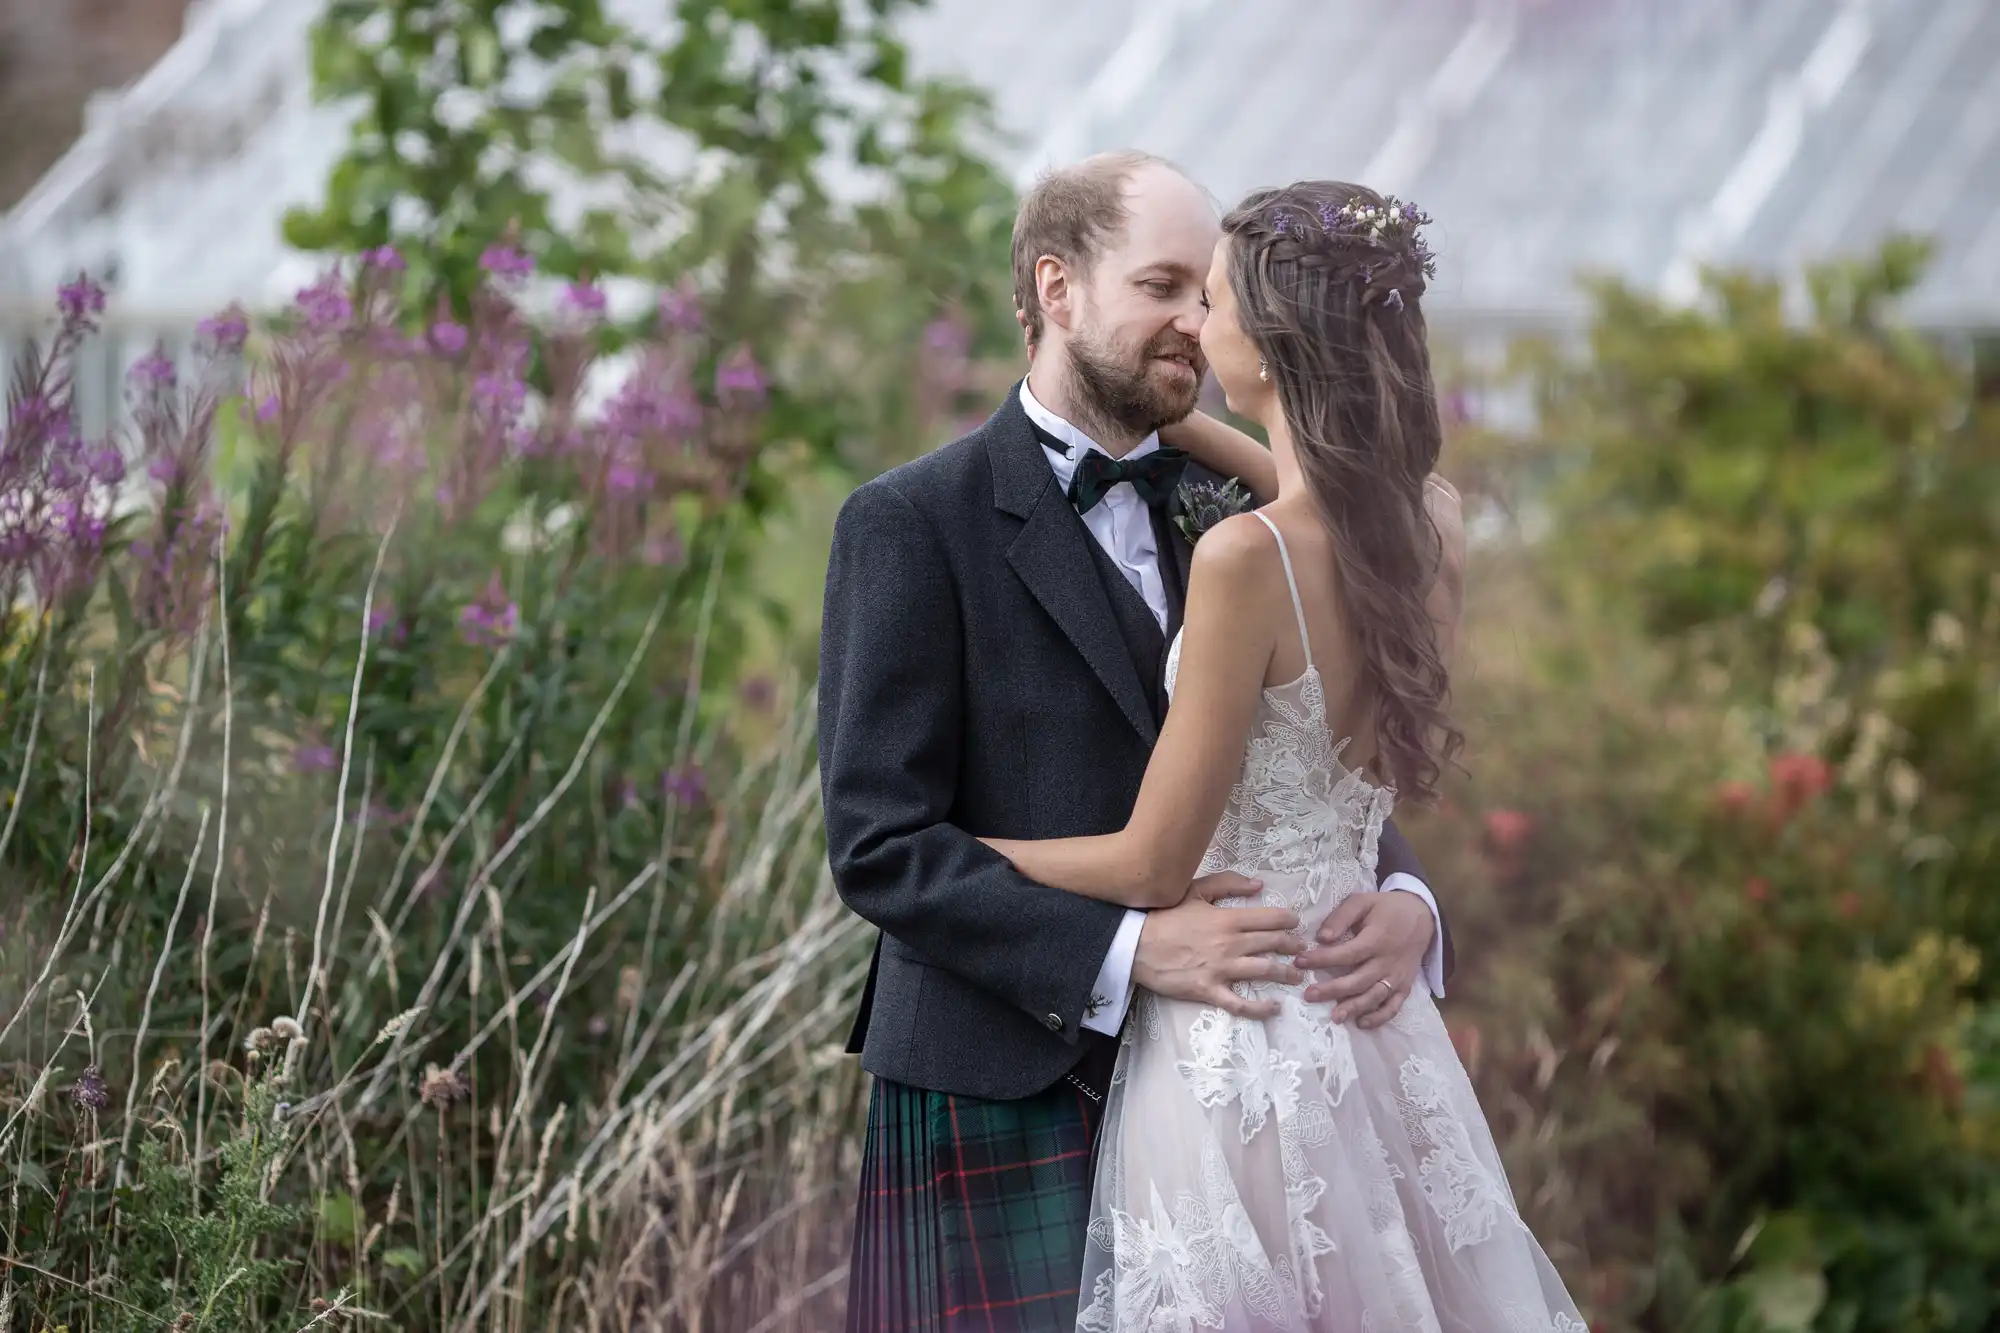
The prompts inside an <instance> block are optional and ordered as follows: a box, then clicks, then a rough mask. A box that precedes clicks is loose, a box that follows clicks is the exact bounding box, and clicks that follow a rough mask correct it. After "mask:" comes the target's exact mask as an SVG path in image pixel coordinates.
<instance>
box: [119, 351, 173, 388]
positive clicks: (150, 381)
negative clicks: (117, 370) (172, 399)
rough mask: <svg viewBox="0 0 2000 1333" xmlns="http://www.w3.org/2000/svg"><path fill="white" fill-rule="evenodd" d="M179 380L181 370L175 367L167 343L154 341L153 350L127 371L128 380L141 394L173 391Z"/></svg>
mask: <svg viewBox="0 0 2000 1333" xmlns="http://www.w3.org/2000/svg"><path fill="white" fill-rule="evenodd" d="M179 381H180V372H179V371H177V370H176V369H175V368H174V359H173V358H172V357H170V356H168V355H167V347H166V344H165V343H154V344H153V350H152V351H150V352H148V353H146V355H144V356H142V357H140V358H139V359H138V361H136V362H134V363H133V366H132V369H131V370H130V371H128V372H126V382H127V383H129V384H130V385H131V386H132V388H133V389H134V390H135V391H136V392H138V393H141V394H163V393H171V392H173V390H174V386H175V385H176V384H177V383H179Z"/></svg>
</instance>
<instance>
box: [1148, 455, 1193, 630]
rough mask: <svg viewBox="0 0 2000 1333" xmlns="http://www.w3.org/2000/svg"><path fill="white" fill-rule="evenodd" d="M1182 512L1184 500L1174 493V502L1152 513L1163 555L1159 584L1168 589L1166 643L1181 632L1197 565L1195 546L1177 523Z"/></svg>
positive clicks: (1155, 543)
mask: <svg viewBox="0 0 2000 1333" xmlns="http://www.w3.org/2000/svg"><path fill="white" fill-rule="evenodd" d="M1180 512H1181V497H1180V494H1179V492H1178V491H1176V492H1175V494H1174V498H1173V500H1172V502H1171V503H1169V504H1166V505H1164V506H1162V507H1161V508H1159V509H1155V510H1154V511H1153V544H1154V546H1155V547H1157V548H1158V550H1159V552H1160V581H1161V582H1162V583H1164V584H1165V585H1166V589H1167V642H1168V643H1172V642H1173V641H1174V635H1176V634H1178V633H1180V632H1181V621H1182V619H1183V618H1184V616H1185V613H1186V611H1187V586H1188V570H1189V568H1190V567H1191V566H1192V565H1193V563H1194V546H1193V544H1192V543H1190V542H1189V541H1188V539H1187V536H1186V534H1185V533H1183V532H1182V531H1181V525H1180V524H1179V523H1177V522H1175V521H1174V520H1175V519H1176V518H1177V517H1178V516H1179V515H1180Z"/></svg>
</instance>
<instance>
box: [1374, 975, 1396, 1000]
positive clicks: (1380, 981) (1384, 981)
mask: <svg viewBox="0 0 2000 1333" xmlns="http://www.w3.org/2000/svg"><path fill="white" fill-rule="evenodd" d="M1375 984H1376V985H1378V986H1380V987H1381V988H1382V989H1383V990H1385V991H1388V992H1389V994H1390V995H1391V996H1394V995H1395V993H1396V988H1395V987H1394V986H1391V985H1390V984H1389V979H1388V978H1387V977H1378V978H1377V979H1376V981H1375Z"/></svg>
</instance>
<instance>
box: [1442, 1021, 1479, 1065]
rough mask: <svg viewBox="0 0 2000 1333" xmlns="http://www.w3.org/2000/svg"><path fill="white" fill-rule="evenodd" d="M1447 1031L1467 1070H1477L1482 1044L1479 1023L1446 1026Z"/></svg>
mask: <svg viewBox="0 0 2000 1333" xmlns="http://www.w3.org/2000/svg"><path fill="white" fill-rule="evenodd" d="M1445 1031H1447V1032H1448V1033H1450V1034H1451V1044H1452V1047H1453V1048H1454V1049H1455V1050H1457V1052H1458V1058H1459V1060H1460V1061H1461V1062H1463V1063H1464V1065H1465V1067H1466V1068H1467V1069H1477V1068H1478V1066H1479V1049H1480V1046H1481V1044H1482V1040H1481V1037H1480V1032H1479V1025H1478V1024H1477V1023H1453V1024H1448V1025H1446V1028H1445Z"/></svg>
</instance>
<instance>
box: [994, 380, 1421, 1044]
mask: <svg viewBox="0 0 2000 1333" xmlns="http://www.w3.org/2000/svg"><path fill="white" fill-rule="evenodd" d="M1021 407H1022V409H1023V410H1024V411H1026V412H1027V414H1028V419H1029V420H1030V421H1032V422H1034V423H1035V424H1036V425H1037V426H1040V427H1041V428H1042V429H1043V430H1044V431H1046V432H1048V434H1049V435H1050V436H1052V437H1053V438H1055V439H1058V440H1061V441H1062V442H1063V443H1064V444H1065V445H1067V446H1068V448H1067V449H1066V450H1059V449H1054V448H1051V447H1050V446H1049V445H1048V444H1047V443H1046V442H1044V443H1043V445H1042V453H1043V455H1044V456H1046V457H1047V458H1048V460H1049V467H1050V468H1051V469H1052V470H1053V471H1054V472H1055V474H1056V484H1057V485H1059V486H1061V487H1062V488H1063V489H1064V490H1065V491H1067V490H1068V489H1069V483H1070V478H1072V477H1074V476H1075V475H1076V465H1077V462H1078V460H1079V459H1081V458H1082V457H1083V454H1084V451H1085V450H1089V449H1095V450H1097V452H1099V453H1101V454H1108V453H1109V452H1110V451H1109V450H1107V449H1105V447H1104V446H1103V445H1101V444H1099V443H1098V442H1097V441H1095V440H1093V439H1091V438H1090V437H1089V436H1088V435H1085V434H1084V433H1083V432H1082V431H1080V430H1078V429H1077V428H1076V427H1075V426H1073V425H1071V424H1070V423H1069V422H1067V421H1064V420H1063V419H1062V418H1061V417H1059V416H1057V415H1056V414H1055V413H1053V412H1051V411H1049V409H1048V408H1046V407H1043V406H1042V405H1041V403H1040V402H1038V401H1037V400H1036V398H1035V395H1034V394H1033V393H1032V392H1030V391H1029V389H1028V383H1027V381H1026V380H1023V381H1022V382H1021ZM1159 447H1160V437H1159V436H1158V435H1148V436H1147V437H1146V438H1145V439H1143V440H1141V441H1139V444H1138V446H1137V447H1136V448H1134V449H1133V450H1132V451H1131V452H1130V453H1128V454H1126V455H1125V457H1127V458H1140V457H1143V456H1144V455H1146V454H1149V453H1151V452H1152V451H1153V450H1155V449H1158V448H1159ZM1083 525H1084V527H1086V528H1088V529H1089V530H1090V535H1091V536H1092V537H1094V538H1096V539H1097V544H1098V545H1099V546H1101V547H1103V548H1104V553H1105V554H1106V555H1108V556H1110V557H1111V563H1112V564H1114V565H1116V566H1118V572H1119V573H1121V574H1123V575H1124V576H1125V578H1126V580H1127V581H1128V582H1130V583H1131V585H1132V586H1133V588H1135V589H1137V590H1138V593H1139V595H1140V596H1141V597H1143V598H1145V600H1146V605H1147V606H1148V607H1149V608H1150V609H1151V610H1152V612H1153V618H1154V619H1155V620H1157V621H1159V622H1160V628H1161V630H1163V631H1164V630H1165V629H1166V627H1167V587H1166V584H1165V583H1164V582H1162V581H1161V577H1160V552H1159V546H1158V543H1157V542H1156V541H1155V540H1154V537H1153V518H1152V514H1151V513H1150V511H1148V510H1147V508H1146V503H1145V501H1143V500H1141V499H1140V498H1139V493H1138V492H1137V491H1136V490H1134V489H1133V488H1132V486H1131V484H1130V483H1129V482H1120V483H1119V484H1118V485H1116V486H1113V487H1112V488H1111V489H1110V490H1109V491H1107V492H1105V495H1104V498H1103V499H1102V500H1101V501H1099V502H1098V503H1097V505H1096V506H1095V507H1093V508H1092V509H1091V511H1090V512H1089V513H1088V514H1085V515H1084V516H1083ZM1382 888H1383V890H1384V891H1389V890H1394V891H1397V892H1402V893H1414V894H1415V895H1416V896H1417V897H1419V898H1421V899H1422V900H1423V902H1424V905H1425V906H1427V907H1429V908H1430V909H1431V919H1432V920H1433V921H1434V922H1435V923H1436V929H1435V930H1434V931H1433V932H1432V934H1431V947H1430V952H1429V954H1427V955H1426V956H1425V958H1424V966H1423V971H1422V976H1423V981H1424V984H1425V985H1427V986H1428V987H1430V991H1431V994H1432V995H1435V996H1439V997H1442V996H1443V995H1444V919H1443V917H1442V916H1440V915H1439V913H1438V907H1437V899H1435V898H1434V897H1432V896H1431V891H1430V888H1429V887H1428V886H1427V885H1426V884H1425V883H1424V882H1423V881H1422V880H1420V879H1418V878H1417V877H1416V876H1415V875H1404V874H1396V875H1391V876H1389V878H1388V879H1386V880H1384V881H1383V882H1382ZM1145 925H1146V914H1145V913H1144V912H1140V911H1136V910H1129V909H1128V910H1127V911H1126V913H1125V919H1124V920H1123V921H1121V922H1119V924H1118V933H1117V934H1116V935H1115V936H1113V937H1112V940H1111V948H1110V950H1109V952H1107V953H1106V954H1105V956H1104V966H1103V967H1101V968H1099V969H1098V973H1097V984H1096V985H1095V986H1093V987H1092V988H1091V999H1092V1012H1089V1013H1087V1014H1085V1015H1084V1019H1083V1026H1085V1027H1087V1028H1089V1029H1090V1030H1091V1031H1093V1032H1102V1033H1104V1034H1106V1035H1107V1036H1116V1035H1118V1029H1119V1028H1120V1027H1122V1026H1123V1025H1124V1023H1125V1010H1126V1009H1127V1008H1128V1007H1130V1005H1131V1003H1132V960H1133V959H1134V958H1135V957H1136V956H1137V955H1138V952H1139V932H1140V931H1141V930H1143V929H1144V928H1145Z"/></svg>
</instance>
